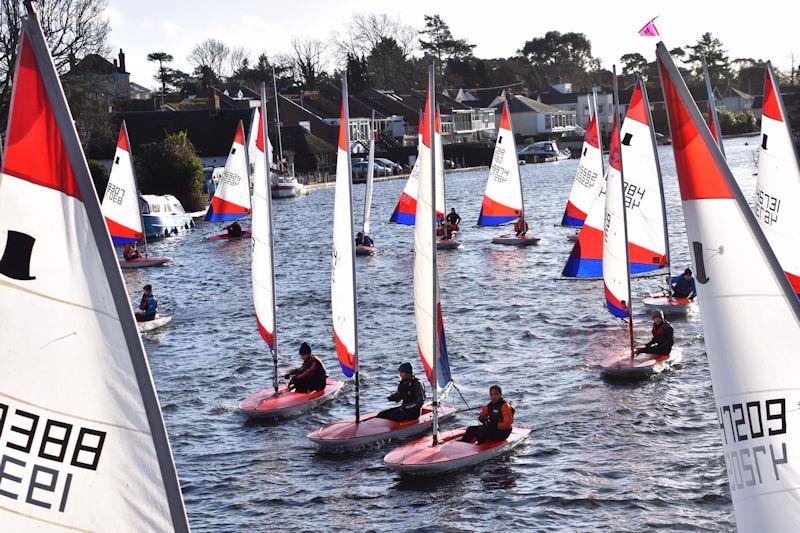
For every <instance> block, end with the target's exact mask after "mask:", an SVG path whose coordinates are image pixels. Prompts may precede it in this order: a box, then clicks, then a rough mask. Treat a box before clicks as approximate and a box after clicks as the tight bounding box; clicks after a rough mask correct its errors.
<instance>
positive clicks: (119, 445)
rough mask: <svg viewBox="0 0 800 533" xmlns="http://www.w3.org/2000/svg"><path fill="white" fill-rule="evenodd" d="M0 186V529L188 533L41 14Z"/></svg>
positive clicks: (29, 40) (24, 58) (20, 67)
mask: <svg viewBox="0 0 800 533" xmlns="http://www.w3.org/2000/svg"><path fill="white" fill-rule="evenodd" d="M13 80H14V93H13V97H12V100H11V106H10V115H9V122H8V144H7V148H6V154H5V160H4V161H3V168H2V173H1V174H0V250H2V257H1V258H0V301H3V302H13V306H11V305H4V306H3V307H2V309H0V339H2V348H0V352H2V357H0V456H2V464H3V480H2V489H3V491H4V492H3V497H2V498H0V523H2V524H3V530H4V531H31V530H39V529H53V530H55V529H57V530H59V531H66V530H81V531H86V530H92V531H121V530H128V529H131V528H135V529H137V530H141V531H173V530H178V531H186V530H188V524H187V521H186V515H185V511H184V508H183V501H182V497H181V491H180V486H179V484H178V479H177V475H176V472H175V466H174V464H173V461H172V456H171V451H170V447H169V441H168V439H167V434H166V431H165V429H164V423H163V420H162V417H161V410H160V408H159V403H158V398H157V396H156V392H155V388H154V386H153V381H152V377H151V375H150V371H149V367H148V364H147V358H146V356H145V353H144V348H143V347H142V343H141V340H140V338H139V334H138V331H137V328H136V322H135V320H134V317H133V312H132V310H131V306H130V302H129V301H128V295H127V292H126V289H125V285H124V282H123V279H122V275H121V273H120V270H119V264H118V260H117V257H116V256H115V254H114V250H113V248H112V246H111V241H110V239H109V237H108V233H107V230H106V227H105V224H104V221H103V216H102V213H101V210H100V202H99V201H98V199H97V195H96V193H95V191H94V187H93V185H92V181H91V177H90V174H89V169H88V167H87V164H86V159H85V157H84V155H83V152H82V150H81V145H80V141H79V139H78V135H77V132H76V131H75V127H74V125H73V121H72V116H71V114H70V112H69V108H68V106H67V101H66V98H65V96H64V93H63V90H62V88H61V84H60V82H59V79H58V75H57V73H56V70H55V66H54V65H53V61H52V59H51V57H50V55H49V51H48V49H47V44H46V42H45V39H44V35H43V34H42V30H41V27H40V26H39V23H38V20H37V19H36V16H35V14H33V13H31V14H30V15H29V16H28V17H26V18H25V19H23V22H22V28H21V37H20V46H19V58H18V64H17V67H16V69H15V72H14V77H13Z"/></svg>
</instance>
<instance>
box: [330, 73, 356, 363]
mask: <svg viewBox="0 0 800 533" xmlns="http://www.w3.org/2000/svg"><path fill="white" fill-rule="evenodd" d="M343 92H345V94H344V95H343V98H342V114H341V120H340V122H339V149H338V155H337V159H336V189H335V192H334V200H333V250H332V254H331V315H332V318H333V340H334V344H335V345H336V355H337V357H338V358H339V365H340V366H341V367H342V372H344V374H345V375H346V376H347V377H350V376H352V375H353V374H354V373H355V372H356V365H357V357H358V352H357V345H356V342H357V337H356V328H357V324H356V320H357V317H356V291H355V289H356V287H355V241H354V238H353V184H352V178H351V175H350V136H349V126H348V124H349V113H348V109H347V101H348V100H347V97H346V89H345V90H343Z"/></svg>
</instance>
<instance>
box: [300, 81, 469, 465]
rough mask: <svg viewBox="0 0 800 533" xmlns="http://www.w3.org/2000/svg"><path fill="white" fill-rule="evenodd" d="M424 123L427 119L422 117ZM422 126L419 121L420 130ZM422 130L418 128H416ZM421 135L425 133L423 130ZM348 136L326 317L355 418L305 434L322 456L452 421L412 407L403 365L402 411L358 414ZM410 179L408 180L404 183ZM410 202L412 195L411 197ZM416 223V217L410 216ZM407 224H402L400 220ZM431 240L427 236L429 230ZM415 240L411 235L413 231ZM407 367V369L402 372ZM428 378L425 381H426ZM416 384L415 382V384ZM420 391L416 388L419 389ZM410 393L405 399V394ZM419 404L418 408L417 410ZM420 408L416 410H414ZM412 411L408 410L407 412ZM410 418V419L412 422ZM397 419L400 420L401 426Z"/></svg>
mask: <svg viewBox="0 0 800 533" xmlns="http://www.w3.org/2000/svg"><path fill="white" fill-rule="evenodd" d="M342 87H343V88H342V91H343V94H342V115H341V116H342V118H341V121H340V124H343V125H346V124H348V123H349V109H348V107H347V105H346V103H347V102H348V98H347V93H346V89H345V88H346V78H343V80H342ZM426 117H428V118H430V117H431V115H429V114H426ZM422 123H423V122H422V121H421V124H422ZM421 127H422V126H421ZM426 131H430V129H427V128H426ZM429 137H430V136H429V135H427V134H426V135H425V143H420V154H419V158H418V159H417V164H418V165H419V166H420V167H422V166H424V167H425V168H427V169H430V149H429V147H430V140H429ZM349 146H350V139H349V131H348V128H347V127H341V128H340V131H339V151H338V159H337V165H336V189H335V192H334V208H333V250H332V261H331V262H332V265H331V314H332V318H333V339H334V344H335V346H336V354H337V356H338V358H339V365H340V366H341V368H342V372H343V373H344V375H345V376H347V377H352V378H353V381H354V384H355V417H354V418H350V419H346V420H341V421H339V422H334V423H333V424H328V425H326V426H322V427H321V428H319V429H317V430H315V431H312V432H311V433H309V434H308V438H309V439H310V440H311V441H313V442H315V443H316V444H318V445H319V446H320V448H321V449H323V450H326V451H343V450H352V449H355V448H360V447H364V446H366V445H369V444H374V443H379V442H385V441H388V440H391V439H399V438H405V437H410V436H413V435H418V434H420V433H422V432H424V431H427V430H428V429H429V428H430V427H431V426H432V425H433V418H434V414H433V409H434V408H436V409H437V411H436V413H437V414H438V415H439V417H447V416H453V415H454V414H455V409H454V408H451V407H445V406H441V405H440V406H438V407H434V406H423V405H422V403H421V402H419V401H418V398H419V397H422V392H421V391H419V390H418V391H417V393H413V390H414V389H416V387H415V386H414V383H413V382H409V380H408V379H407V378H408V376H410V375H411V374H413V372H412V370H413V369H412V368H411V365H410V364H408V363H405V364H403V365H401V366H400V368H399V371H400V372H401V375H402V374H407V376H403V377H404V378H406V379H404V381H402V382H401V384H400V386H399V387H398V393H400V394H399V395H397V396H396V395H393V396H390V398H389V399H390V400H393V399H398V400H403V405H402V406H401V407H406V408H407V409H404V410H403V411H407V412H402V411H400V412H398V410H397V409H395V410H388V412H387V411H383V412H381V413H369V414H364V415H362V414H361V386H360V383H361V380H360V374H359V370H358V369H359V361H360V353H359V344H358V301H357V299H356V270H355V259H354V246H353V240H352V238H353V197H352V175H351V172H352V171H351V166H350V161H349V160H350V154H349V149H348V147H349ZM409 179H410V178H409ZM414 196H415V197H416V192H414ZM414 216H415V218H416V211H415V215H414ZM405 220H408V219H405ZM428 227H429V228H430V229H431V234H430V235H431V236H432V228H431V227H430V226H428ZM415 234H416V229H415ZM406 365H407V366H406ZM429 377H430V376H429ZM416 383H417V384H419V382H418V381H417V382H416ZM419 388H420V389H421V384H420V387H419ZM407 393H411V394H407ZM417 404H419V405H417ZM420 407H421V409H420ZM411 408H413V410H412V409H411ZM414 415H416V416H414ZM401 419H402V420H401Z"/></svg>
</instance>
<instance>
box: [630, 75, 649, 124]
mask: <svg viewBox="0 0 800 533" xmlns="http://www.w3.org/2000/svg"><path fill="white" fill-rule="evenodd" d="M642 83H643V82H642V80H641V79H640V80H639V81H638V82H637V83H636V88H635V89H634V90H633V94H632V95H631V101H630V103H629V104H628V111H627V113H625V118H626V119H628V118H632V119H633V120H635V121H636V122H641V123H642V124H646V125H650V122H649V121H648V120H647V109H645V107H644V96H643V93H642Z"/></svg>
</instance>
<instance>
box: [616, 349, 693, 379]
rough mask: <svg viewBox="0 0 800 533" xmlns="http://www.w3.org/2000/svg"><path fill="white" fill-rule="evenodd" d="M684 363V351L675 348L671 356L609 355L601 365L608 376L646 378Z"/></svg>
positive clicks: (644, 354)
mask: <svg viewBox="0 0 800 533" xmlns="http://www.w3.org/2000/svg"><path fill="white" fill-rule="evenodd" d="M682 362H683V350H681V349H680V348H675V347H673V348H672V350H671V351H670V353H669V355H653V354H649V353H642V354H638V355H636V356H635V357H631V354H630V352H629V351H627V350H626V351H624V352H621V353H617V354H613V355H609V356H608V357H606V358H605V359H603V361H602V362H601V363H600V368H601V369H602V372H603V374H604V375H606V376H614V377H622V378H646V377H650V376H653V375H655V374H660V373H661V372H663V371H665V370H670V369H672V368H673V367H674V366H675V365H678V364H680V363H682Z"/></svg>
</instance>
